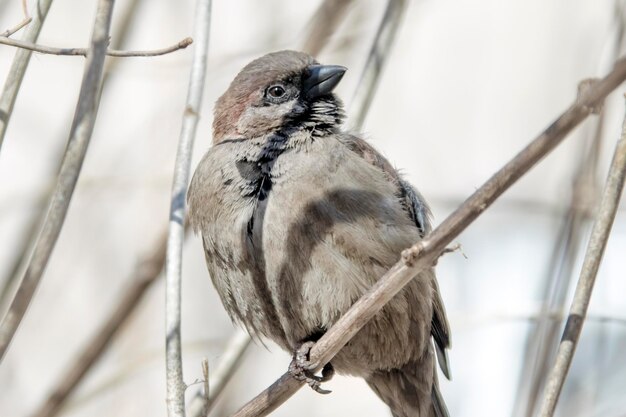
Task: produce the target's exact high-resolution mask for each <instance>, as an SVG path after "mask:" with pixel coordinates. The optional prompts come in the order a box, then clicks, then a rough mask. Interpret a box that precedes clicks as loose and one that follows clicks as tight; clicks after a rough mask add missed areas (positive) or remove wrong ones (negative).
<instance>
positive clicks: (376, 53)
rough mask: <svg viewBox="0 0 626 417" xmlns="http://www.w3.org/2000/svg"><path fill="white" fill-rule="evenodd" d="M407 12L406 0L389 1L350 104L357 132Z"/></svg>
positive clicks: (361, 125) (363, 120)
mask: <svg viewBox="0 0 626 417" xmlns="http://www.w3.org/2000/svg"><path fill="white" fill-rule="evenodd" d="M405 10H406V0H388V2H387V8H386V9H385V14H384V16H383V19H382V20H381V22H380V26H379V27H378V31H377V32H376V37H375V38H374V43H373V45H372V49H371V50H370V53H369V56H368V57H367V62H366V63H365V68H364V69H363V74H361V79H360V80H359V84H358V88H357V89H356V91H355V93H354V97H353V98H352V102H351V103H350V111H351V112H352V114H353V115H354V117H353V118H352V120H353V121H354V127H355V129H356V130H359V129H361V128H362V127H363V123H364V122H365V118H366V117H367V112H368V110H369V108H370V105H371V104H372V100H373V99H374V94H375V93H376V87H377V86H378V81H379V80H380V73H381V71H382V69H383V66H384V65H385V62H386V61H387V59H388V58H389V55H390V53H391V52H390V51H391V46H392V45H393V41H394V39H395V37H396V32H397V31H398V27H400V19H401V18H402V15H403V14H404V11H405Z"/></svg>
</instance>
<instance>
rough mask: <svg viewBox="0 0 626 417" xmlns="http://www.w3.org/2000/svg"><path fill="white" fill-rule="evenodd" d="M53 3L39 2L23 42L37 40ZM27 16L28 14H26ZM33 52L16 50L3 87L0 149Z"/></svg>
mask: <svg viewBox="0 0 626 417" xmlns="http://www.w3.org/2000/svg"><path fill="white" fill-rule="evenodd" d="M51 4H52V0H39V1H38V2H37V6H36V10H37V13H35V16H34V17H33V19H32V21H31V22H30V23H29V25H28V27H27V28H26V31H25V32H24V34H23V36H22V41H23V42H35V41H37V38H38V37H39V32H41V27H42V26H43V22H44V20H45V19H46V16H47V15H48V10H50V5H51ZM26 17H28V16H27V15H26ZM7 36H10V35H7ZM31 54H32V52H31V51H28V50H25V49H18V50H17V51H16V52H15V58H13V63H12V64H11V69H10V70H9V74H8V75H7V78H6V80H5V82H4V87H3V88H2V95H0V150H1V149H2V142H3V141H4V135H5V134H6V131H7V126H8V125H9V120H10V119H11V114H12V113H13V106H14V105H15V100H16V99H17V93H18V92H19V90H20V86H21V85H22V80H23V79H24V74H26V68H27V67H28V63H29V61H30V56H31Z"/></svg>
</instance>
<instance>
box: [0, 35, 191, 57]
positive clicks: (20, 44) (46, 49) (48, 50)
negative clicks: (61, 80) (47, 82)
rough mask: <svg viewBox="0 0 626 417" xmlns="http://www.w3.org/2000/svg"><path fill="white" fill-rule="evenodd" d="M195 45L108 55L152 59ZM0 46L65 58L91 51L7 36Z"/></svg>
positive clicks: (187, 40)
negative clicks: (53, 45) (38, 43)
mask: <svg viewBox="0 0 626 417" xmlns="http://www.w3.org/2000/svg"><path fill="white" fill-rule="evenodd" d="M192 43H193V39H191V38H185V39H183V40H182V41H180V42H177V43H175V44H174V45H171V46H167V47H165V48H160V49H152V50H146V51H118V50H116V49H107V50H106V55H108V56H114V57H117V58H131V57H152V56H160V55H165V54H169V53H172V52H176V51H178V50H179V49H185V48H186V47H188V46H189V45H191V44H192ZM0 44H2V45H8V46H14V47H16V48H21V49H26V50H29V51H32V52H39V53H41V54H48V55H63V56H87V53H88V52H89V49H87V48H55V47H52V46H44V45H37V44H35V43H32V42H26V41H20V40H16V39H11V38H9V37H6V36H0Z"/></svg>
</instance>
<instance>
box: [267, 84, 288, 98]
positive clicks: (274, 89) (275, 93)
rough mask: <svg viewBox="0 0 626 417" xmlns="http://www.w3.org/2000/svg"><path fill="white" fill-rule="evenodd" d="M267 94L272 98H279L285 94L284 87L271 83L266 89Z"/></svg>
mask: <svg viewBox="0 0 626 417" xmlns="http://www.w3.org/2000/svg"><path fill="white" fill-rule="evenodd" d="M267 94H268V95H269V96H270V97H273V98H280V97H282V96H284V95H285V89H284V88H283V87H282V86H280V85H273V86H271V87H270V88H268V89H267Z"/></svg>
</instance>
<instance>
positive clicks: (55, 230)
mask: <svg viewBox="0 0 626 417" xmlns="http://www.w3.org/2000/svg"><path fill="white" fill-rule="evenodd" d="M113 4H114V0H100V1H99V2H98V8H97V11H96V19H95V22H94V27H93V33H92V38H91V51H90V53H89V54H88V56H87V61H86V62H85V70H84V73H83V81H82V85H81V89H80V95H79V97H78V103H77V105H76V113H75V116H74V121H73V122H72V128H71V130H70V136H69V139H68V144H67V150H66V152H65V157H64V158H63V162H62V163H61V170H60V172H59V176H58V183H57V186H56V189H55V191H54V194H53V196H52V201H51V202H50V207H49V208H48V215H47V217H46V221H45V223H44V225H43V229H42V231H41V234H40V235H39V239H38V241H37V243H36V245H35V249H34V251H33V255H32V257H31V260H30V263H29V265H28V268H27V269H26V272H25V274H24V278H23V280H22V282H21V283H20V286H19V288H18V290H17V294H16V295H15V297H14V298H13V302H12V303H11V306H10V307H9V311H8V312H7V314H6V316H5V317H4V320H3V321H2V324H0V361H1V360H2V358H3V357H4V355H5V353H6V351H7V349H8V347H9V344H10V342H11V340H12V339H13V335H14V334H15V331H16V330H17V328H18V326H19V324H20V322H21V321H22V317H24V313H25V312H26V309H27V308H28V305H29V304H30V301H31V299H32V297H33V293H34V292H35V289H36V288H37V285H38V284H39V280H40V279H41V276H42V275H43V272H44V270H45V268H46V265H47V264H48V260H49V259H50V255H51V253H52V250H53V249H54V246H55V243H56V240H57V238H58V237H59V233H60V232H61V228H62V227H63V222H64V220H65V216H66V214H67V210H68V208H69V204H70V201H71V199H72V194H73V193H74V188H75V186H76V181H77V180H78V175H79V174H80V169H81V167H82V164H83V160H84V159H85V154H86V153H87V148H88V146H89V140H90V139H91V134H92V132H93V128H94V124H95V122H96V115H97V113H98V112H97V110H98V104H99V102H100V91H101V86H102V72H103V66H104V58H105V51H106V47H107V43H108V39H109V31H110V27H111V16H112V14H113Z"/></svg>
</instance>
